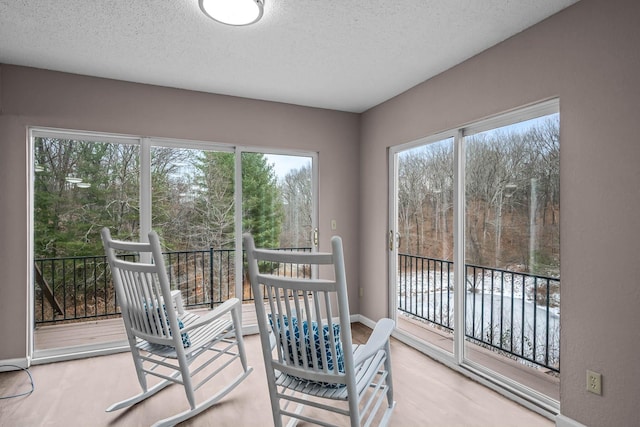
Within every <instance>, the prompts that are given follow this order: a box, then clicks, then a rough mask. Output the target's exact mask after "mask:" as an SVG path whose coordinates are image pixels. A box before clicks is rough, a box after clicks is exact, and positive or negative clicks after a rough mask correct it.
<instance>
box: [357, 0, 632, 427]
mask: <svg viewBox="0 0 640 427" xmlns="http://www.w3.org/2000/svg"><path fill="white" fill-rule="evenodd" d="M638 18H640V3H638V2H636V1H627V0H614V1H605V0H582V1H580V2H579V3H577V4H575V5H574V6H572V7H569V8H568V9H566V10H564V11H563V12H560V13H559V14H557V15H555V16H553V17H551V18H549V19H547V20H546V21H544V22H542V23H540V24H538V25H536V26H534V27H532V28H530V29H529V30H527V31H524V32H522V33H520V34H518V35H517V36H515V37H513V38H511V39H509V40H507V41H505V42H504V43H501V44H500V45H497V46H495V47H494V48H491V49H489V50H487V51H485V52H483V53H482V54H480V55H477V56H476V57H474V58H472V59H470V60H468V61H466V62H464V63H462V64H460V65H458V66H456V67H454V68H452V69H450V70H448V71H446V72H444V73H443V74H441V75H439V76H437V77H436V78H433V79H431V80H429V81H426V82H424V83H423V84H421V85H419V86H417V87H415V88H413V89H411V90H409V91H407V92H405V93H403V94H401V95H399V96H397V97H395V98H394V99H391V100H389V101H387V102H385V103H384V104H381V105H379V106H377V107H375V108H373V109H371V110H369V111H367V112H366V113H365V114H363V117H362V128H361V132H362V134H361V146H360V159H361V169H360V182H361V188H360V211H361V215H360V245H359V247H360V251H361V255H360V256H361V266H360V279H361V281H362V283H365V284H366V286H368V289H367V290H366V291H365V295H364V298H363V299H362V300H361V303H360V308H361V314H363V315H365V316H367V317H369V318H374V319H375V318H378V317H380V316H383V315H385V314H386V313H387V298H386V295H387V288H386V284H385V283H384V281H383V280H381V279H380V278H382V277H386V274H387V270H386V264H385V262H384V261H385V259H386V255H387V254H386V250H385V247H386V246H385V242H386V235H385V230H386V228H387V217H388V214H387V201H386V199H385V198H384V197H379V196H378V195H379V194H380V192H381V189H386V188H387V172H386V171H387V163H386V162H387V148H388V147H390V146H393V145H397V144H401V143H404V142H409V141H412V140H416V139H419V138H421V137H424V136H428V135H431V134H434V133H437V132H439V131H443V130H447V129H451V128H454V127H458V126H461V125H463V124H465V123H469V122H473V121H477V120H479V119H482V118H484V117H487V116H491V115H494V114H496V113H499V112H504V111H508V110H510V109H513V108H516V107H519V106H522V105H526V104H529V103H533V102H537V101H540V100H544V99H549V98H554V97H559V98H560V123H561V124H560V138H561V139H560V157H561V159H560V174H561V177H560V180H561V184H560V187H561V218H560V224H561V229H560V234H561V240H560V245H561V270H562V289H561V328H562V337H561V355H562V356H561V377H560V378H561V380H560V388H561V389H560V393H561V411H562V413H563V415H565V416H567V417H569V418H572V419H574V420H576V421H579V422H581V423H583V424H585V425H588V426H632V425H638V423H639V422H640V421H639V420H640V416H639V414H640V412H638V407H637V405H638V396H640V369H639V368H638V353H639V351H640V344H639V342H640V309H639V307H640V255H639V254H640V216H639V215H638V212H640V141H639V138H640V48H639V44H640V26H639V25H638ZM365 260H366V262H365ZM587 369H592V370H595V371H598V372H601V373H602V374H603V395H602V396H601V397H600V396H596V395H594V394H590V393H587V392H586V380H585V377H586V370H587Z"/></svg>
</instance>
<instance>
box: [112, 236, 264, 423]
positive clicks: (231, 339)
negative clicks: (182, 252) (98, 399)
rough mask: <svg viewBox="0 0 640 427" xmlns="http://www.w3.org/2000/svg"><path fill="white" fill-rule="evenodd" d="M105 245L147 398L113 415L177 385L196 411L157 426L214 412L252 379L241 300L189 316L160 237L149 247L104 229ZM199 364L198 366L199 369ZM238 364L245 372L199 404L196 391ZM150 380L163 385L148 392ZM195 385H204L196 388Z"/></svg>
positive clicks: (118, 405) (133, 399)
mask: <svg viewBox="0 0 640 427" xmlns="http://www.w3.org/2000/svg"><path fill="white" fill-rule="evenodd" d="M102 242H103V244H104V248H105V252H106V255H107V259H108V261H109V266H110V267H111V273H112V279H113V283H114V286H115V288H116V296H117V298H118V301H119V305H120V309H121V312H122V318H123V320H124V324H125V328H126V331H127V338H128V340H129V346H130V347H131V355H132V357H133V362H134V364H135V368H136V373H137V375H138V381H139V382H140V386H141V387H142V393H140V394H138V395H136V396H134V397H131V398H129V399H127V400H124V401H122V402H119V403H116V404H114V405H112V406H110V407H109V408H107V412H111V411H115V410H118V409H122V408H125V407H128V406H131V405H134V404H136V403H138V402H141V401H142V400H144V399H146V398H148V397H150V396H152V395H154V394H155V393H157V392H158V391H160V390H162V389H163V388H165V387H167V386H168V385H171V384H173V383H177V384H182V385H183V386H184V390H185V393H186V395H187V400H188V402H189V406H190V409H188V410H186V411H184V412H181V413H179V414H177V415H174V416H172V417H169V418H166V419H163V420H160V421H158V422H156V423H155V424H154V426H155V427H159V426H171V425H174V424H177V423H179V422H181V421H184V420H186V419H188V418H191V417H193V416H195V415H197V414H199V413H201V412H202V411H204V410H206V409H207V408H209V407H211V406H212V405H214V404H215V403H216V402H218V401H219V400H220V399H222V398H223V397H224V396H225V395H227V394H228V393H229V392H230V391H231V390H233V389H234V388H235V387H236V386H237V385H238V384H240V382H242V380H244V379H245V378H246V377H247V375H249V374H250V373H251V371H252V368H251V367H249V366H247V359H246V356H245V349H244V343H243V339H242V320H241V310H242V307H241V303H240V301H239V300H238V299H237V298H231V299H229V300H228V301H226V302H225V303H223V304H222V305H220V306H219V307H217V308H216V309H214V310H212V311H211V312H209V313H208V314H207V315H205V316H198V315H196V314H194V313H189V312H188V311H185V310H184V308H183V305H182V298H181V295H180V291H173V292H172V291H171V290H170V287H169V279H168V276H167V271H166V269H165V264H164V257H163V255H162V252H161V249H160V241H159V239H158V235H157V234H156V233H155V232H151V233H149V243H138V242H124V241H118V240H112V238H111V233H110V232H109V230H108V229H107V228H103V229H102ZM125 254H130V255H134V256H136V257H137V261H131V259H133V257H130V258H127V260H125V259H124V258H123V257H122V256H120V255H125ZM200 356H202V357H200ZM196 359H198V363H197V364H194V363H193V362H194V361H196ZM236 359H240V363H241V364H242V372H241V373H240V374H239V375H238V376H237V377H236V378H235V379H234V380H233V381H231V382H230V383H228V384H226V386H224V388H222V389H221V390H220V391H218V392H217V393H216V394H214V395H213V396H210V397H208V398H207V399H205V400H204V401H202V402H200V403H197V402H196V398H195V394H194V391H195V390H197V389H198V388H200V387H201V386H202V385H204V384H205V383H206V382H208V381H209V380H210V379H212V378H214V377H215V376H216V375H217V374H218V373H220V372H222V370H223V369H225V368H226V367H227V366H229V365H231V363H232V362H234V361H235V360H236ZM192 365H193V366H192ZM207 367H209V369H208V370H205V368H207ZM214 368H215V369H214ZM211 371H212V372H211ZM198 374H200V375H198ZM147 375H153V376H157V377H159V378H161V379H162V380H161V381H160V382H159V383H157V384H155V385H154V386H153V387H148V386H147ZM196 376H197V377H196ZM202 376H204V378H202V379H200V378H201V377H202ZM194 377H196V378H194ZM195 381H200V382H198V383H197V384H194V383H195Z"/></svg>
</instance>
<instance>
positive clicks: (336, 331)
mask: <svg viewBox="0 0 640 427" xmlns="http://www.w3.org/2000/svg"><path fill="white" fill-rule="evenodd" d="M282 320H283V323H284V328H285V338H286V341H287V343H286V345H287V350H288V355H289V362H291V363H296V358H295V356H294V354H293V347H292V340H291V330H290V328H289V320H288V319H287V316H283V317H282ZM269 322H270V323H271V326H272V328H273V320H272V316H271V315H269ZM277 323H278V324H279V323H280V322H279V321H278V322H277ZM291 326H292V329H293V333H294V335H295V343H296V348H297V349H298V351H297V353H298V357H297V361H298V363H299V364H301V365H302V364H304V354H303V352H302V347H301V345H300V326H299V322H298V319H297V318H296V317H291ZM332 328H333V341H334V342H335V346H336V359H337V360H336V362H337V365H338V372H340V373H344V372H345V370H344V352H343V350H342V343H341V342H340V325H339V324H334V325H332ZM311 330H312V333H313V340H314V341H315V349H316V358H317V360H318V367H319V368H320V369H322V368H323V363H322V352H323V351H324V352H325V354H326V355H327V369H328V370H329V371H332V370H333V369H334V360H333V356H332V354H331V334H330V333H329V325H324V326H323V327H322V336H323V338H324V348H322V346H321V342H320V332H319V328H318V324H317V323H316V322H311ZM302 335H303V337H304V346H305V350H306V353H307V365H308V366H313V355H312V354H311V350H312V348H311V334H310V333H309V324H308V323H307V321H304V322H302ZM276 336H279V335H278V334H276ZM280 345H281V346H282V348H283V350H284V346H283V343H282V342H280ZM309 382H311V383H314V384H320V385H322V386H325V387H336V388H337V387H344V384H333V383H331V384H330V383H325V382H321V381H309Z"/></svg>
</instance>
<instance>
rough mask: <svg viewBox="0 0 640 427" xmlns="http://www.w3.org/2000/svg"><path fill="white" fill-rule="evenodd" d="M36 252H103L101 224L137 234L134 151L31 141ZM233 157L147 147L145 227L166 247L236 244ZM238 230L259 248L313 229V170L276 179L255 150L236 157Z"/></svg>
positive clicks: (293, 242) (303, 236) (300, 239)
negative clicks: (149, 198) (148, 180)
mask: <svg viewBox="0 0 640 427" xmlns="http://www.w3.org/2000/svg"><path fill="white" fill-rule="evenodd" d="M34 157H35V162H36V173H35V183H34V186H35V192H34V230H35V232H34V237H35V257H36V258H42V257H66V256H83V255H99V254H102V252H103V249H102V244H101V241H100V235H99V231H100V229H101V228H102V227H105V226H106V227H109V228H110V229H111V230H112V233H113V235H114V236H115V237H117V238H121V239H132V240H137V239H138V238H139V227H140V206H139V203H140V197H139V196H140V188H141V186H140V148H139V146H138V145H135V144H119V143H110V142H100V141H85V140H70V139H58V138H36V139H35V150H34ZM234 171H235V154H234V153H233V152H219V151H207V150H198V149H182V148H167V147H152V149H151V183H152V227H153V229H155V230H156V231H158V233H159V234H160V236H161V238H162V241H163V245H164V246H165V248H166V249H167V250H200V249H208V248H215V249H224V248H233V246H234V222H235V217H234V215H235V203H234V192H235V187H234V185H235V172H234ZM242 192H243V206H242V213H243V231H250V232H252V233H253V234H254V236H255V239H256V242H257V243H258V244H260V245H262V246H267V247H289V246H300V245H302V244H303V243H305V242H308V241H309V236H310V234H311V215H312V213H311V212H312V206H311V203H312V202H311V201H312V197H311V167H310V166H309V167H302V168H300V169H299V170H293V171H290V173H289V174H287V175H286V176H285V177H282V178H281V179H278V177H277V176H276V174H275V171H274V167H273V165H272V164H270V163H269V162H268V159H267V157H266V156H265V155H264V154H262V153H246V152H245V153H243V154H242Z"/></svg>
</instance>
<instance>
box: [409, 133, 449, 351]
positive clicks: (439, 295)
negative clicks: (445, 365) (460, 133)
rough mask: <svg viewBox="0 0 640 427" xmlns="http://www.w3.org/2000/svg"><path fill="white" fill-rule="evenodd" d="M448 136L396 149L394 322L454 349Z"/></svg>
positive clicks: (439, 345)
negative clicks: (395, 304) (411, 146)
mask: <svg viewBox="0 0 640 427" xmlns="http://www.w3.org/2000/svg"><path fill="white" fill-rule="evenodd" d="M453 162H454V157H453V138H448V139H445V140H442V141H438V142H435V143H432V144H428V145H423V146H420V147H417V148H414V149H411V150H407V151H403V152H401V153H399V154H398V188H397V207H398V208H397V209H398V218H397V224H398V233H399V235H398V237H399V240H398V260H397V285H396V288H397V291H398V316H397V320H398V327H399V328H401V329H405V330H407V331H408V332H410V333H412V334H414V335H416V336H418V337H419V338H422V339H424V340H425V341H427V342H430V343H431V344H433V345H436V346H438V347H440V348H442V349H444V350H446V351H447V352H453V334H452V333H453V329H454V311H453V307H454V292H453V289H454V287H453V185H454V183H453V171H454V168H453V164H454V163H453Z"/></svg>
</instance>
